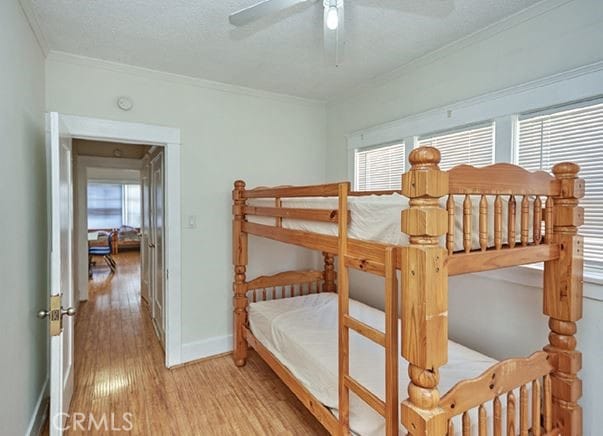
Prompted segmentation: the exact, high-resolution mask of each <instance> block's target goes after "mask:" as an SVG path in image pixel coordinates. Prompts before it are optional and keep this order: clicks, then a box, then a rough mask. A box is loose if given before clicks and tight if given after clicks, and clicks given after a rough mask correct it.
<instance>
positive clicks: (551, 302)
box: [544, 163, 584, 436]
mask: <svg viewBox="0 0 603 436" xmlns="http://www.w3.org/2000/svg"><path fill="white" fill-rule="evenodd" d="M579 170H580V167H579V166H578V165H576V164H573V163H560V164H557V165H555V166H554V167H553V174H554V175H555V177H556V178H557V181H558V183H560V185H561V194H560V195H559V196H558V197H555V198H554V199H553V241H554V242H555V243H557V244H559V249H560V253H559V259H558V260H553V261H549V262H545V265H544V313H545V315H548V316H549V317H550V318H549V328H550V330H551V332H550V334H549V345H547V346H546V347H545V348H544V349H545V351H547V352H549V353H551V355H552V356H553V357H554V359H553V366H554V367H555V370H554V372H553V374H552V376H551V382H552V383H551V384H552V396H553V420H554V422H553V424H554V425H560V428H561V432H562V434H564V435H572V436H576V435H581V434H582V408H581V407H580V405H579V404H578V399H579V398H580V397H581V396H582V380H580V379H579V378H578V377H577V373H578V371H580V369H581V367H582V353H580V352H579V351H577V350H576V337H575V336H574V335H575V334H576V321H578V320H579V319H580V318H582V273H583V271H582V270H583V248H584V242H583V238H582V236H579V235H578V228H579V227H580V226H581V225H582V224H583V222H584V211H583V209H582V207H580V206H578V201H579V199H580V198H582V197H584V180H583V179H580V178H578V171H579Z"/></svg>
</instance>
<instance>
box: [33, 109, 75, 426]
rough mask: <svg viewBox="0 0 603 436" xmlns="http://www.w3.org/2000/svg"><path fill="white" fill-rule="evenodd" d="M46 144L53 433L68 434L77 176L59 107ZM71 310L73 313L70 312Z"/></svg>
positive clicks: (52, 115)
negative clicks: (66, 430)
mask: <svg viewBox="0 0 603 436" xmlns="http://www.w3.org/2000/svg"><path fill="white" fill-rule="evenodd" d="M46 126H47V128H46V146H47V157H48V170H49V183H50V217H51V218H50V219H51V224H50V290H49V291H50V292H49V297H50V298H49V308H48V309H47V310H43V311H41V312H40V314H39V315H40V317H44V318H48V320H49V329H48V331H49V333H50V420H49V421H50V436H59V435H62V434H63V427H64V424H65V420H66V419H67V416H68V415H67V413H68V412H69V403H70V402H71V395H72V393H73V379H74V375H73V368H74V367H73V321H74V320H73V315H74V314H75V309H74V302H75V301H74V286H73V271H72V260H73V259H72V253H73V241H72V235H73V176H72V160H71V138H70V137H69V136H68V135H67V131H66V129H65V128H62V127H61V121H60V116H59V114H58V113H56V112H52V113H50V114H48V117H47V123H46ZM65 315H68V316H65Z"/></svg>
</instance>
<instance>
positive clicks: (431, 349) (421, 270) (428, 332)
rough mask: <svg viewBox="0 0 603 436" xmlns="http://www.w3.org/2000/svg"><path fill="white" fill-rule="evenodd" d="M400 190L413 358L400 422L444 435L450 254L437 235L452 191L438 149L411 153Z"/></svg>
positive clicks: (408, 351)
mask: <svg viewBox="0 0 603 436" xmlns="http://www.w3.org/2000/svg"><path fill="white" fill-rule="evenodd" d="M409 161H410V163H411V169H410V171H409V172H407V173H405V174H404V175H403V176H402V194H404V195H405V196H406V197H408V198H409V199H410V201H409V204H410V207H409V208H408V209H405V210H403V211H402V231H403V232H404V233H406V234H407V235H408V236H409V245H408V246H407V247H403V248H402V249H401V259H400V267H401V271H402V283H401V292H402V302H403V305H402V332H403V336H402V356H404V358H405V359H406V360H408V362H409V366H408V375H409V377H410V383H409V385H408V399H407V400H405V401H404V402H402V405H401V419H402V424H403V425H404V426H405V427H406V430H408V433H409V434H410V435H413V436H419V435H428V434H429V435H430V436H442V435H445V434H446V432H447V422H446V416H445V411H444V410H443V409H442V408H440V407H439V401H440V394H439V392H438V382H439V370H438V368H439V367H440V366H442V365H444V364H445V363H446V362H447V361H448V270H447V267H446V262H445V261H446V256H447V252H446V250H445V249H444V247H442V246H440V245H439V238H440V236H441V235H444V234H445V233H446V231H447V213H446V210H445V209H443V208H441V207H440V206H439V198H440V197H443V196H445V195H447V194H448V173H446V172H445V171H441V170H440V169H439V167H438V163H439V162H440V152H439V151H438V150H437V149H436V148H433V147H420V148H417V149H415V150H413V151H412V152H411V154H410V156H409Z"/></svg>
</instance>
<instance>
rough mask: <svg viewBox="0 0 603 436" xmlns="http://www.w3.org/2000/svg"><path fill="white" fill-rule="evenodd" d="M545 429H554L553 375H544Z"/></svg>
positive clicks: (548, 430) (547, 430)
mask: <svg viewBox="0 0 603 436" xmlns="http://www.w3.org/2000/svg"><path fill="white" fill-rule="evenodd" d="M543 397H544V398H543V401H544V431H546V432H547V433H548V432H550V431H551V430H552V429H553V398H552V387H551V376H550V375H548V374H547V375H545V376H544V396H543Z"/></svg>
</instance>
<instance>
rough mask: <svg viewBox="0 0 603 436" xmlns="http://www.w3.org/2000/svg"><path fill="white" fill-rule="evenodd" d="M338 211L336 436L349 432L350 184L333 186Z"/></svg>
mask: <svg viewBox="0 0 603 436" xmlns="http://www.w3.org/2000/svg"><path fill="white" fill-rule="evenodd" d="M337 189H338V191H337V193H338V196H339V204H338V208H337V209H338V210H339V211H340V214H341V215H340V220H339V224H338V230H337V231H338V239H337V252H338V253H339V256H338V258H337V260H338V275H339V276H338V277H339V282H338V284H337V285H338V289H337V296H338V305H337V308H338V317H337V319H338V327H339V335H338V345H339V348H338V350H339V362H338V363H339V365H338V367H339V380H338V381H339V408H338V409H339V434H342V435H347V434H348V433H349V432H350V391H349V385H348V384H347V383H346V378H347V377H348V375H349V373H350V331H349V330H348V329H347V328H345V317H346V316H348V315H349V313H350V284H349V273H348V268H347V267H346V265H345V257H346V255H347V250H348V220H347V218H348V214H347V211H348V192H349V191H350V185H349V183H347V184H343V183H342V184H339V185H338V187H337Z"/></svg>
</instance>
